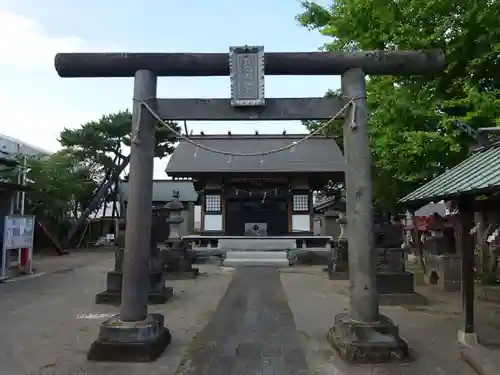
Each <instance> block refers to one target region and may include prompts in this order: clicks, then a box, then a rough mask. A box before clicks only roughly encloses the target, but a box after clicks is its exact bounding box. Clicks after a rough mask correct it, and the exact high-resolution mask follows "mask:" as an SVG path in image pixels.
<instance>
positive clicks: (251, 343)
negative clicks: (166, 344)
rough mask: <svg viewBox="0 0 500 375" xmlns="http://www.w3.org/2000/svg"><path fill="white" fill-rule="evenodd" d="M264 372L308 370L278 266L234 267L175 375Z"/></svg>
mask: <svg viewBox="0 0 500 375" xmlns="http://www.w3.org/2000/svg"><path fill="white" fill-rule="evenodd" d="M262 374H265V375H307V374H309V369H308V365H307V362H306V359H305V357H304V354H303V351H302V346H301V342H300V337H299V335H298V333H297V331H296V328H295V322H294V320H293V315H292V312H291V311H290V307H289V306H288V301H287V298H286V296H285V293H284V292H283V287H282V286H281V280H280V275H279V273H278V270H277V269H275V268H274V267H243V268H237V270H236V272H235V274H234V276H233V280H232V281H231V284H230V285H229V288H228V290H227V291H226V294H225V296H224V298H223V299H222V300H221V302H220V303H219V306H218V307H217V310H216V312H215V314H214V317H213V318H212V320H211V321H210V323H208V325H207V326H206V327H205V329H204V330H203V331H202V332H201V333H200V334H199V335H198V336H197V337H196V339H195V340H194V341H193V342H192V343H191V345H189V347H188V349H187V352H186V355H185V357H184V360H183V362H182V363H181V365H180V366H179V369H178V370H177V372H176V375H262Z"/></svg>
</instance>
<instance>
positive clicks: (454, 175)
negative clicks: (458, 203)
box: [399, 142, 500, 205]
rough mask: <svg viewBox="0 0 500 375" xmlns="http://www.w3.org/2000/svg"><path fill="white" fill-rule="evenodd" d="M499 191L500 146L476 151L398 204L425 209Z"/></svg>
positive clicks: (495, 144)
mask: <svg viewBox="0 0 500 375" xmlns="http://www.w3.org/2000/svg"><path fill="white" fill-rule="evenodd" d="M499 189H500V142H496V143H493V144H491V145H489V146H485V147H482V148H480V149H478V150H476V151H475V152H474V153H473V154H472V155H471V156H470V157H469V158H468V159H465V160H464V161H463V162H461V163H460V164H458V165H456V166H455V167H453V168H451V169H449V170H447V171H446V172H444V173H443V174H441V175H439V176H438V177H436V178H435V179H433V180H431V181H429V182H428V183H426V184H425V185H423V186H421V187H419V188H418V189H417V190H415V191H414V192H412V193H410V194H408V195H407V196H405V197H403V198H401V199H400V200H399V202H400V203H404V204H410V205H422V204H426V203H428V202H431V201H434V202H438V201H440V200H443V199H451V198H456V197H459V196H462V195H472V196H473V195H480V194H486V193H489V192H493V191H498V190H499Z"/></svg>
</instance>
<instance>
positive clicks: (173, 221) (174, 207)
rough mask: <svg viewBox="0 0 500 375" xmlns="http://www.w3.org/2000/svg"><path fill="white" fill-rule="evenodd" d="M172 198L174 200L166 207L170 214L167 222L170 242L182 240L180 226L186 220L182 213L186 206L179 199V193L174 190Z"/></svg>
mask: <svg viewBox="0 0 500 375" xmlns="http://www.w3.org/2000/svg"><path fill="white" fill-rule="evenodd" d="M172 197H173V198H174V199H173V200H172V201H171V202H169V203H167V204H166V205H165V208H166V210H167V212H168V218H167V220H166V221H167V223H168V224H169V236H168V239H169V241H172V240H180V239H181V235H180V226H181V224H182V223H183V222H184V218H183V217H182V216H181V211H182V210H183V209H184V205H183V204H182V202H181V201H180V199H179V191H178V190H174V192H173V194H172Z"/></svg>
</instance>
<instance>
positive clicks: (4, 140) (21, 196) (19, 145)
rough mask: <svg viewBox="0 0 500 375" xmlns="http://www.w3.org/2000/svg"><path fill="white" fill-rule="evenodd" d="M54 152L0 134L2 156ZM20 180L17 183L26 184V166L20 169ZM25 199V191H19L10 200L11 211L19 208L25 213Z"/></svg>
mask: <svg viewBox="0 0 500 375" xmlns="http://www.w3.org/2000/svg"><path fill="white" fill-rule="evenodd" d="M52 154H53V153H52V152H50V151H48V150H45V149H42V148H40V147H38V146H34V145H31V144H29V143H26V142H23V141H21V140H19V139H16V138H13V137H10V136H8V135H5V134H0V157H3V158H4V159H5V158H9V159H11V158H12V159H13V158H14V157H15V156H16V155H24V156H27V157H30V156H50V155H52ZM18 171H19V174H18V180H17V183H18V184H20V185H25V184H26V183H27V182H28V181H27V178H26V168H19V169H18ZM1 181H2V176H1V175H0V182H1ZM24 201H25V193H24V192H20V191H18V192H17V193H16V194H15V195H14V196H13V197H12V198H11V201H10V212H11V213H12V212H14V211H15V210H17V209H19V210H20V211H21V213H24ZM2 214H3V215H5V214H8V212H3V213H2Z"/></svg>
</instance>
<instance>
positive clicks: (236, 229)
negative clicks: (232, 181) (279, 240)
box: [226, 196, 288, 236]
mask: <svg viewBox="0 0 500 375" xmlns="http://www.w3.org/2000/svg"><path fill="white" fill-rule="evenodd" d="M247 223H253V224H263V223H265V224H266V225H267V236H283V235H286V234H288V213H287V201H286V199H284V198H282V197H278V198H275V197H272V198H266V199H263V197H259V196H255V197H251V196H250V197H244V198H243V197H242V198H238V197H232V198H230V199H228V200H227V208H226V235H228V236H243V235H245V224H247Z"/></svg>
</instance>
